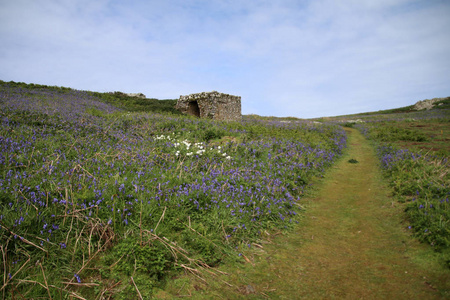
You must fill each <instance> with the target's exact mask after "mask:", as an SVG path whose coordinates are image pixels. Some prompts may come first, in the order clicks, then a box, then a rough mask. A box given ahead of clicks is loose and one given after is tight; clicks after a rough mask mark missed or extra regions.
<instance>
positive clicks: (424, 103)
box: [414, 98, 444, 110]
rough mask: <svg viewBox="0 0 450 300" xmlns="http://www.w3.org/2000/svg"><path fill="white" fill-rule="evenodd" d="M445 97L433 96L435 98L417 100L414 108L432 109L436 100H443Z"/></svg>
mask: <svg viewBox="0 0 450 300" xmlns="http://www.w3.org/2000/svg"><path fill="white" fill-rule="evenodd" d="M443 99H444V98H433V99H426V100H421V101H417V103H416V104H414V109H415V110H423V109H426V110H429V109H432V108H433V107H434V104H435V103H436V102H439V101H442V100H443Z"/></svg>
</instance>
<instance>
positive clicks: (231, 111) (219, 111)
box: [175, 91, 242, 121]
mask: <svg viewBox="0 0 450 300" xmlns="http://www.w3.org/2000/svg"><path fill="white" fill-rule="evenodd" d="M175 108H176V109H177V110H179V111H181V112H182V113H184V114H187V115H191V116H196V117H199V118H209V119H214V120H225V121H239V120H241V119H242V115H241V97H239V96H233V95H228V94H223V93H219V92H217V91H212V92H203V93H197V94H190V95H186V96H180V99H178V102H177V105H176V106H175Z"/></svg>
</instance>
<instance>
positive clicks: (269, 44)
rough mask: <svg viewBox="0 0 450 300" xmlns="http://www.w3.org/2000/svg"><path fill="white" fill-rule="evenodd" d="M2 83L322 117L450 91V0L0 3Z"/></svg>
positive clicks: (398, 104)
mask: <svg viewBox="0 0 450 300" xmlns="http://www.w3.org/2000/svg"><path fill="white" fill-rule="evenodd" d="M0 80H3V81H16V82H26V83H36V84H45V85H53V86H54V85H56V86H65V87H71V88H74V89H79V90H90V91H99V92H112V91H121V92H126V93H144V94H145V95H146V96H147V97H148V98H158V99H176V98H179V96H180V95H187V94H192V93H199V92H204V91H213V90H215V91H219V92H222V93H227V94H232V95H238V96H241V97H242V113H243V114H258V115H262V116H277V117H288V116H291V117H298V118H315V117H325V116H337V115H343V114H352V113H359V112H368V111H377V110H381V109H389V108H396V107H402V106H407V105H412V104H414V103H415V102H416V101H418V100H423V99H431V98H435V97H447V96H450V0H425V1H418V0H270V1H268V0H246V1H242V0H204V1H202V0H164V1H161V0H75V1H74V0H0Z"/></svg>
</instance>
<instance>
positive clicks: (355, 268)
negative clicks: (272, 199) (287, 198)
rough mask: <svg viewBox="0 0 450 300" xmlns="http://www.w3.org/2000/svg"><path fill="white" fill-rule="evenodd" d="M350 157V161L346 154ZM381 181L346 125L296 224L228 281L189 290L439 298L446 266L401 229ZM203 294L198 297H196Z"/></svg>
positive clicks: (449, 275)
mask: <svg viewBox="0 0 450 300" xmlns="http://www.w3.org/2000/svg"><path fill="white" fill-rule="evenodd" d="M351 158H354V159H356V160H357V161H358V163H356V164H351V163H349V162H348V160H349V159H351ZM388 191H389V189H388V188H387V187H386V186H384V181H383V179H382V177H381V174H380V170H379V167H378V163H377V158H376V156H375V153H374V151H373V149H372V147H371V146H370V145H369V144H368V142H367V141H366V140H365V139H364V137H363V136H362V135H361V134H360V133H359V132H358V131H356V130H349V149H348V151H347V154H346V155H345V156H344V157H343V158H342V159H341V160H340V161H339V162H338V163H337V165H336V166H335V167H334V168H333V169H332V170H331V171H329V172H328V173H327V175H326V177H325V179H324V180H323V181H322V182H321V183H319V193H318V194H317V197H315V198H314V199H311V200H310V201H307V200H305V201H307V202H308V203H309V204H308V205H307V212H306V214H305V216H306V217H305V219H304V220H303V221H302V222H301V224H300V226H299V227H298V230H296V232H294V233H292V234H289V235H287V236H279V237H276V238H274V239H273V242H272V243H270V244H267V245H264V249H263V250H260V251H256V250H252V251H249V252H248V253H247V257H248V259H249V260H250V261H251V262H252V263H247V264H245V265H244V266H242V267H241V268H239V269H237V270H236V269H233V270H226V271H227V272H229V273H230V274H232V275H230V277H228V278H224V279H226V280H227V281H228V282H229V283H231V284H232V285H233V286H234V287H233V288H230V287H224V286H223V285H220V284H217V286H214V284H209V286H208V287H206V286H205V287H203V288H202V287H201V288H199V296H198V297H197V298H203V297H204V298H205V299H207V298H208V297H214V298H222V299H234V298H246V299H264V298H270V299H334V298H338V299H342V298H345V299H441V298H442V299H444V298H445V294H446V296H447V297H450V294H449V293H450V290H449V285H450V272H449V271H446V270H445V269H442V268H441V266H440V265H439V262H437V261H435V260H434V256H433V252H432V251H430V249H429V247H428V246H425V245H420V244H419V243H418V242H417V241H415V240H414V239H413V238H411V237H410V236H409V234H408V233H407V229H406V228H405V227H407V226H406V224H402V219H401V218H402V208H401V207H400V206H398V204H396V202H395V200H394V199H391V198H390V196H389V192H388ZM202 296H203V297H202Z"/></svg>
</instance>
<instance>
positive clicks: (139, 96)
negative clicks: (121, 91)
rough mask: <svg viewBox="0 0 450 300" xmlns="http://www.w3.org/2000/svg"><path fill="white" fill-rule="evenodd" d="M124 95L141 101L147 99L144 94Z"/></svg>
mask: <svg viewBox="0 0 450 300" xmlns="http://www.w3.org/2000/svg"><path fill="white" fill-rule="evenodd" d="M125 95H127V96H129V97H136V98H141V99H145V98H147V97H145V95H144V94H142V93H125Z"/></svg>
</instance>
